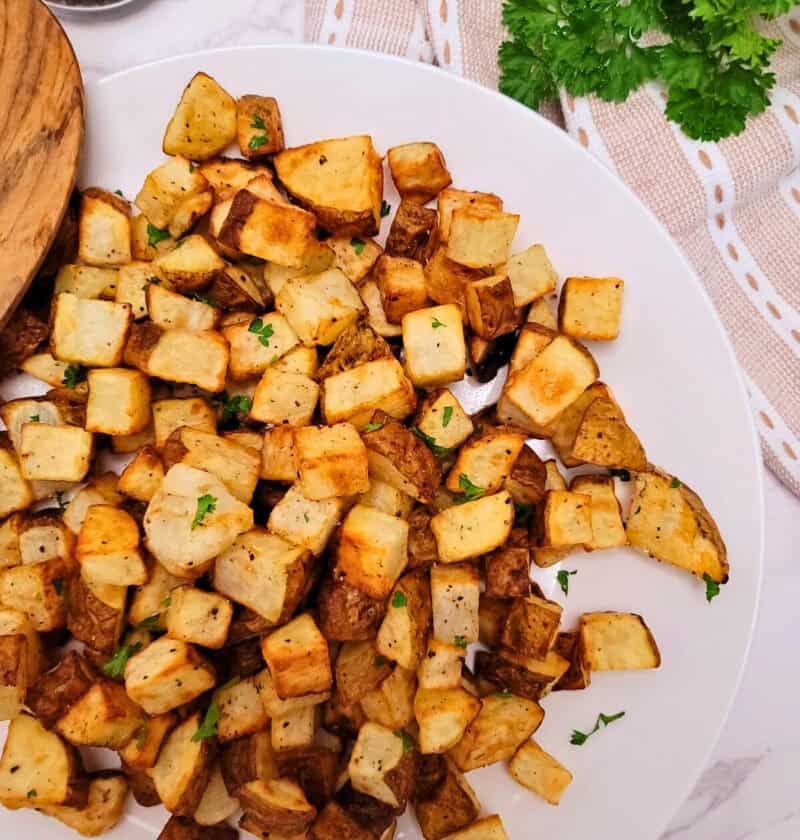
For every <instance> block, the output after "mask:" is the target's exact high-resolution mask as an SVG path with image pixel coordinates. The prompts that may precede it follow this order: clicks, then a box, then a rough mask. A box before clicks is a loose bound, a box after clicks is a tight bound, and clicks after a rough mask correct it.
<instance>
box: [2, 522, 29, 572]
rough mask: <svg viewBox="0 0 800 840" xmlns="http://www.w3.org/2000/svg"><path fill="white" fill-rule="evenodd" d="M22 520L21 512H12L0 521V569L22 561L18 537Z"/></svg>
mask: <svg viewBox="0 0 800 840" xmlns="http://www.w3.org/2000/svg"><path fill="white" fill-rule="evenodd" d="M24 522H25V520H24V519H23V517H22V514H20V513H12V514H11V516H9V517H8V519H6V520H5V522H2V523H0V569H10V568H11V567H12V566H19V564H20V563H21V562H22V557H21V553H20V548H19V537H20V532H21V531H22V528H23V523H24Z"/></svg>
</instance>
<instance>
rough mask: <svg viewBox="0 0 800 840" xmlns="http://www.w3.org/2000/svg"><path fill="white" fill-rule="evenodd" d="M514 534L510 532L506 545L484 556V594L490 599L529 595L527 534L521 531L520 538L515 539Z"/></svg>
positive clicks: (529, 561) (529, 557) (529, 558)
mask: <svg viewBox="0 0 800 840" xmlns="http://www.w3.org/2000/svg"><path fill="white" fill-rule="evenodd" d="M516 533H517V532H516V531H512V532H511V536H510V538H509V542H508V544H507V545H504V546H502V547H501V548H498V549H496V550H495V551H493V552H492V553H491V554H487V555H486V558H485V560H484V567H485V574H486V594H487V595H488V596H489V597H490V598H524V597H525V596H527V595H529V594H530V590H531V578H530V570H531V556H530V551H529V549H528V534H527V532H526V531H524V530H522V531H521V533H520V538H519V539H515V535H516Z"/></svg>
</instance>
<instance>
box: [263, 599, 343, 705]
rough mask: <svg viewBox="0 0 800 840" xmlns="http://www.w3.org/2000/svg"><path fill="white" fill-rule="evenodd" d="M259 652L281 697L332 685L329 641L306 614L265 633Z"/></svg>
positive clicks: (300, 694) (302, 693) (328, 688)
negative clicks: (267, 634) (266, 634)
mask: <svg viewBox="0 0 800 840" xmlns="http://www.w3.org/2000/svg"><path fill="white" fill-rule="evenodd" d="M261 653H262V654H263V656H264V659H265V661H266V663H267V665H268V666H269V670H270V674H271V675H272V681H273V684H274V686H275V691H276V692H277V694H278V696H279V697H281V698H284V699H285V698H287V697H300V696H302V695H304V694H310V693H313V692H320V691H328V690H330V688H331V685H332V684H333V674H332V672H331V663H330V655H329V653H328V642H327V641H326V639H325V637H324V636H323V635H322V633H320V631H319V628H318V627H317V625H316V623H315V622H314V619H313V618H312V617H311V616H310V615H309V614H308V613H305V614H303V615H300V616H298V617H297V618H295V619H293V620H292V621H290V622H289V623H288V624H285V625H284V626H283V627H281V628H280V629H278V630H276V631H274V632H273V633H271V634H270V635H269V636H267V637H266V638H265V639H264V640H263V641H262V643H261Z"/></svg>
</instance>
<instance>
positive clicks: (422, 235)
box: [386, 199, 437, 260]
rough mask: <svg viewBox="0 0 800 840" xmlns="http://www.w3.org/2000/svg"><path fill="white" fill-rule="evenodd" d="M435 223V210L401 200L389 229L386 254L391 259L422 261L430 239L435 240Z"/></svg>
mask: <svg viewBox="0 0 800 840" xmlns="http://www.w3.org/2000/svg"><path fill="white" fill-rule="evenodd" d="M436 222H437V213H436V211H435V210H433V209H431V208H428V207H421V206H420V205H419V204H415V203H414V202H413V201H409V200H408V199H403V200H402V201H401V202H400V206H399V207H398V208H397V213H395V217H394V219H393V220H392V226H391V228H390V229H389V236H388V238H387V239H386V253H387V254H389V255H390V256H392V257H409V258H410V259H416V260H422V259H423V257H424V256H426V255H427V254H426V251H427V249H428V244H429V242H430V240H431V238H435V236H434V235H433V232H434V231H435V230H436V229H437V228H436Z"/></svg>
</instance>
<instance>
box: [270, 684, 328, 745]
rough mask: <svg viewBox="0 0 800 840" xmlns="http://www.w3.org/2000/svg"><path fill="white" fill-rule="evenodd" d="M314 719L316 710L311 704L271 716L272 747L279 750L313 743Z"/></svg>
mask: <svg viewBox="0 0 800 840" xmlns="http://www.w3.org/2000/svg"><path fill="white" fill-rule="evenodd" d="M313 696H317V695H313ZM316 719H317V710H316V709H315V708H314V707H313V706H304V707H303V708H301V709H295V710H292V711H289V712H286V713H285V714H281V715H275V716H273V718H272V721H271V724H270V738H271V742H272V749H273V750H275V752H279V751H281V750H296V749H304V748H306V747H310V746H311V745H312V744H313V743H314V730H315V727H316Z"/></svg>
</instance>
